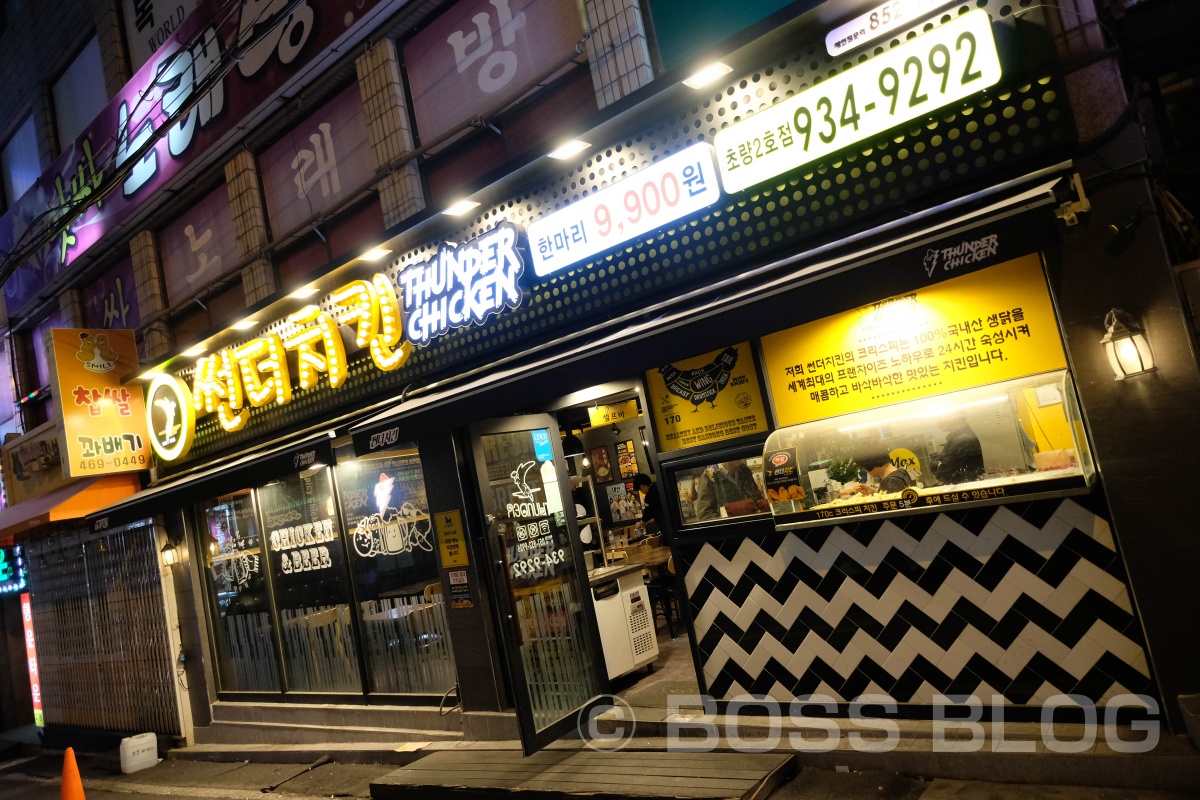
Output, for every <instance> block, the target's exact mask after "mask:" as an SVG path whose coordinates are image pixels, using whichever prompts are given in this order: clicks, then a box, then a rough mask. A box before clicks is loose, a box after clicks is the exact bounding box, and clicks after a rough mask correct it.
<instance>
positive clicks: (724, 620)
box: [680, 497, 1154, 706]
mask: <svg viewBox="0 0 1200 800" xmlns="http://www.w3.org/2000/svg"><path fill="white" fill-rule="evenodd" d="M1102 503H1103V501H1101V500H1099V499H1098V498H1092V497H1089V498H1083V499H1081V500H1070V499H1068V500H1062V499H1054V500H1040V501H1035V502H1028V503H1020V504H1015V505H1009V506H996V507H989V508H977V509H969V510H964V511H953V512H947V513H940V514H924V515H917V516H910V517H901V518H897V519H894V520H887V521H878V520H875V521H869V522H860V523H855V524H846V525H842V526H838V527H826V528H812V529H806V530H801V531H794V532H788V533H778V534H773V535H770V536H761V537H755V538H753V539H751V538H737V537H735V538H730V539H725V540H722V541H717V542H709V543H704V544H702V545H698V546H695V547H691V548H689V547H688V545H686V544H684V545H682V547H681V548H680V550H681V551H682V555H683V556H684V557H685V558H686V559H687V560H688V562H689V563H688V564H687V567H686V572H685V581H686V586H687V593H688V598H689V601H690V603H691V611H692V615H693V618H694V622H695V631H696V639H697V642H698V647H699V649H700V660H701V664H702V665H703V669H704V676H705V679H706V682H707V684H708V690H709V693H710V694H711V695H712V696H714V697H716V698H718V699H722V698H724V699H729V698H731V697H734V696H736V695H738V694H743V693H752V694H756V695H770V696H772V697H775V698H776V699H779V700H791V699H792V698H794V697H797V696H804V695H809V694H817V693H819V694H826V695H830V696H832V697H833V698H834V699H838V700H844V701H847V702H848V701H851V700H853V699H854V698H855V697H857V696H859V695H862V694H866V693H877V694H885V695H890V696H891V697H892V698H893V699H894V700H896V701H897V702H898V703H909V704H915V705H922V704H931V703H932V702H933V697H934V695H935V694H937V693H941V694H946V695H958V694H975V695H978V696H980V697H981V698H982V700H983V702H984V703H990V702H991V696H992V695H1001V696H1003V697H1004V698H1005V702H1006V703H1008V704H1012V705H1031V706H1037V705H1040V704H1041V703H1042V702H1043V701H1044V700H1045V699H1046V698H1047V697H1049V696H1051V695H1055V694H1060V693H1062V694H1080V695H1084V696H1085V697H1088V698H1090V699H1091V700H1093V701H1094V702H1096V703H1097V704H1098V705H1103V704H1104V703H1105V702H1106V701H1107V699H1108V698H1109V697H1111V696H1113V695H1116V694H1121V693H1124V692H1135V693H1142V692H1145V693H1150V694H1154V688H1153V685H1152V681H1151V678H1150V669H1149V666H1148V664H1147V660H1146V654H1145V651H1144V648H1143V645H1142V637H1141V629H1140V626H1139V624H1138V621H1137V619H1136V617H1135V616H1134V613H1133V606H1132V603H1131V602H1130V596H1129V590H1128V587H1127V586H1126V582H1125V576H1124V570H1123V568H1122V565H1121V561H1120V559H1119V558H1118V556H1117V552H1116V545H1115V543H1114V541H1113V537H1112V532H1111V529H1110V528H1109V525H1108V523H1107V521H1105V519H1104V518H1103V517H1102V516H1100V515H1099V514H1098V513H1096V512H1095V511H1093V510H1089V508H1087V507H1085V506H1086V505H1090V504H1096V505H1100V506H1101V507H1102Z"/></svg>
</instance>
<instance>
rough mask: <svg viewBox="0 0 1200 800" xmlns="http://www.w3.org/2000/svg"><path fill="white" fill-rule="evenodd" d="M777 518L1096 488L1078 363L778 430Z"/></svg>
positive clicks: (773, 466) (774, 452) (769, 483)
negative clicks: (1074, 372)
mask: <svg viewBox="0 0 1200 800" xmlns="http://www.w3.org/2000/svg"><path fill="white" fill-rule="evenodd" d="M763 476H764V484H765V488H766V494H767V499H768V502H769V504H770V508H771V512H772V514H774V516H775V521H776V525H777V526H778V527H785V526H791V525H803V524H819V523H828V522H829V521H830V520H836V519H839V518H844V517H860V516H868V515H870V516H874V515H880V514H888V513H894V512H898V511H909V512H913V511H920V510H927V509H930V508H942V507H945V506H960V505H967V504H983V503H990V502H999V501H1003V500H1005V499H1009V498H1012V497H1014V496H1029V497H1034V496H1047V495H1052V494H1064V493H1071V492H1076V491H1086V490H1087V488H1088V487H1089V486H1090V485H1091V483H1092V481H1093V480H1094V477H1095V468H1094V466H1093V463H1092V458H1091V453H1090V451H1089V449H1088V445H1087V439H1086V437H1085V435H1084V432H1083V425H1082V419H1081V416H1080V412H1079V405H1078V402H1077V400H1076V397H1075V389H1074V385H1073V383H1072V381H1071V377H1070V373H1069V372H1068V371H1067V370H1058V371H1054V372H1048V373H1042V374H1040V375H1034V376H1030V377H1026V378H1020V379H1016V380H1010V381H1004V382H1001V383H994V384H990V385H986V386H978V387H974V388H971V389H965V390H961V391H957V392H950V393H946V394H941V395H935V396H932V397H928V398H924V399H920V400H912V401H908V402H902V403H894V404H890V405H882V406H878V407H876V408H872V409H869V410H866V411H860V412H856V413H852V414H844V415H841V416H836V417H831V418H828V419H823V420H817V421H814V422H806V423H803V424H800V425H793V426H789V427H785V428H780V429H779V430H776V431H775V432H774V433H772V434H771V436H770V437H769V438H768V439H767V443H766V446H765V448H764V452H763Z"/></svg>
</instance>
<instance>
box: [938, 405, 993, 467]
mask: <svg viewBox="0 0 1200 800" xmlns="http://www.w3.org/2000/svg"><path fill="white" fill-rule="evenodd" d="M938 427H939V428H941V429H942V430H943V431H945V432H946V444H945V445H943V447H942V452H940V453H938V454H937V455H936V456H934V457H933V474H934V476H935V477H936V478H937V479H938V481H939V482H940V483H967V482H968V481H977V480H979V479H980V478H981V477H983V448H982V447H980V445H979V437H978V436H976V435H975V431H973V430H971V426H970V424H969V423H968V422H967V417H966V415H965V414H962V413H958V414H948V415H946V416H944V417H942V418H941V419H939V420H938Z"/></svg>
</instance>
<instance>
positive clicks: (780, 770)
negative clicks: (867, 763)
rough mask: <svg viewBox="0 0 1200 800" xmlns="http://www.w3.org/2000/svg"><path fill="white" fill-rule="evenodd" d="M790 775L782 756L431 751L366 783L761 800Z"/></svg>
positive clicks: (387, 796)
mask: <svg viewBox="0 0 1200 800" xmlns="http://www.w3.org/2000/svg"><path fill="white" fill-rule="evenodd" d="M794 770H795V762H794V761H793V759H792V758H791V757H790V756H788V755H786V754H773V753H772V754H761V755H760V754H748V753H747V754H743V753H664V752H624V751H622V752H606V753H602V752H596V751H594V750H589V749H586V748H583V749H574V750H543V751H541V752H538V753H534V754H533V755H531V756H529V757H528V758H526V757H523V756H522V755H521V753H520V751H513V750H481V749H469V750H451V751H442V752H436V753H430V754H429V755H427V756H425V757H424V758H421V759H418V760H417V761H414V762H413V763H412V764H410V765H408V766H406V767H403V768H401V769H398V770H396V771H395V772H392V773H390V774H388V775H385V776H383V777H381V778H376V779H375V780H374V781H372V782H371V797H372V798H373V800H428V798H430V797H438V798H455V797H461V798H464V800H465V799H466V798H471V800H486V799H487V798H502V797H511V796H513V795H520V796H521V797H526V798H539V797H542V798H547V800H549V798H563V797H572V798H606V799H607V798H614V799H615V798H657V797H670V798H679V797H688V798H697V800H762V798H765V797H766V796H767V795H768V794H770V793H771V791H772V790H774V789H775V788H776V787H777V786H779V784H781V783H782V782H783V781H784V780H786V779H787V778H788V777H789V776H790V775H791V774H792V772H793V771H794Z"/></svg>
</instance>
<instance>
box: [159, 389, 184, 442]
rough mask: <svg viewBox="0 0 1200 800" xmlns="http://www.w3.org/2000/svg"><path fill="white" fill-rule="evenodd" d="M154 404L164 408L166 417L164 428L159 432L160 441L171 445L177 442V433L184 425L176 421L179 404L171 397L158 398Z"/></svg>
mask: <svg viewBox="0 0 1200 800" xmlns="http://www.w3.org/2000/svg"><path fill="white" fill-rule="evenodd" d="M154 405H155V406H157V407H158V408H160V409H161V410H162V412H163V416H164V417H165V418H166V419H165V421H164V422H163V428H162V430H161V431H159V432H158V438H159V441H161V442H162V443H163V444H164V445H166V446H168V447H169V446H170V445H172V444H174V443H175V435H176V434H177V433H179V429H180V428H181V427H183V426H182V425H180V424H179V423H177V422H176V421H175V411H176V409H178V408H179V405H178V403H176V402H175V401H174V400H172V399H171V398H169V397H160V398H158V399H157V400H155V401H154Z"/></svg>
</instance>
